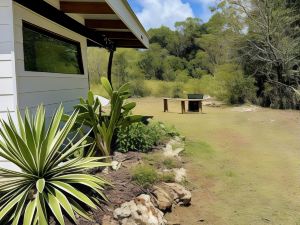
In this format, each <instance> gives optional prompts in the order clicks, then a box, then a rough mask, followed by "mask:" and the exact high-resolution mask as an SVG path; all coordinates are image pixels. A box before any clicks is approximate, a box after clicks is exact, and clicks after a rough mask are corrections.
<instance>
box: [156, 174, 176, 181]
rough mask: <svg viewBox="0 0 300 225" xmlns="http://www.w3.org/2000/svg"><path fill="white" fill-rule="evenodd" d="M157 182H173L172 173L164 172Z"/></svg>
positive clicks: (173, 176) (173, 175)
mask: <svg viewBox="0 0 300 225" xmlns="http://www.w3.org/2000/svg"><path fill="white" fill-rule="evenodd" d="M159 180H160V181H162V182H166V183H172V182H175V174H174V173H173V172H164V173H162V174H161V175H160V176H159Z"/></svg>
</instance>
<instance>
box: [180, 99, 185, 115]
mask: <svg viewBox="0 0 300 225" xmlns="http://www.w3.org/2000/svg"><path fill="white" fill-rule="evenodd" d="M181 113H182V114H184V113H185V101H181Z"/></svg>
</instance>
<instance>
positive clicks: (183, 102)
mask: <svg viewBox="0 0 300 225" xmlns="http://www.w3.org/2000/svg"><path fill="white" fill-rule="evenodd" d="M203 100H204V99H188V98H164V99H163V103H164V112H169V104H168V101H179V102H181V113H182V114H184V113H186V109H185V102H198V103H199V108H200V110H201V113H202V101H203Z"/></svg>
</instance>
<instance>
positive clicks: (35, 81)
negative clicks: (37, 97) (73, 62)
mask: <svg viewBox="0 0 300 225" xmlns="http://www.w3.org/2000/svg"><path fill="white" fill-rule="evenodd" d="M45 84H46V85H45ZM66 84H68V85H66ZM18 87H19V89H18V93H19V94H22V93H33V92H46V91H60V90H72V89H88V88H89V86H88V82H86V79H84V80H83V79H81V78H80V77H78V76H77V77H72V82H70V79H69V78H68V77H65V76H63V77H52V76H47V77H32V78H31V79H30V78H29V77H28V76H22V77H19V78H18Z"/></svg>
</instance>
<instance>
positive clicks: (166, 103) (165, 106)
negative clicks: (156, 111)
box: [164, 99, 169, 112]
mask: <svg viewBox="0 0 300 225" xmlns="http://www.w3.org/2000/svg"><path fill="white" fill-rule="evenodd" d="M168 111H169V107H168V99H164V112H168Z"/></svg>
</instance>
